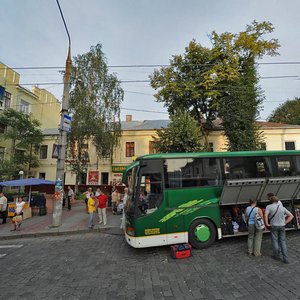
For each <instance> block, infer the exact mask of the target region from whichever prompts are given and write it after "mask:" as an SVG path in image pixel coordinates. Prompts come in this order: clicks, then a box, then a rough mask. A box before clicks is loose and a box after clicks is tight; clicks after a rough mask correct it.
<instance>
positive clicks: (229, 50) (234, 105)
mask: <svg viewBox="0 0 300 300" xmlns="http://www.w3.org/2000/svg"><path fill="white" fill-rule="evenodd" d="M273 30H274V27H273V25H272V24H271V23H269V22H262V23H257V22H256V21H254V22H253V23H252V24H251V25H248V26H247V27H246V30H245V31H243V32H240V33H239V34H235V35H233V34H231V33H223V34H221V35H218V34H217V33H215V32H213V34H212V41H213V48H214V49H215V51H216V52H217V53H219V58H218V59H224V57H226V55H228V56H229V57H232V56H233V57H236V61H237V62H238V71H239V75H238V77H236V78H235V79H234V80H230V81H228V80H225V81H223V82H222V85H223V86H224V87H223V88H222V93H221V95H220V100H219V116H220V118H221V119H222V121H223V122H222V125H223V128H224V132H225V135H226V136H227V138H228V145H227V149H228V150H229V151H245V150H256V149H259V148H260V146H261V143H262V138H261V133H260V130H259V127H258V125H257V123H256V119H257V117H258V114H259V109H260V106H261V104H262V101H263V100H264V95H263V93H262V91H261V89H260V87H259V76H258V74H257V70H256V65H255V63H256V61H257V60H258V59H259V58H261V57H263V56H264V55H270V56H274V55H277V54H278V53H277V49H278V48H279V43H278V41H277V40H276V39H271V40H266V39H265V38H264V36H265V35H267V34H270V33H272V32H273Z"/></svg>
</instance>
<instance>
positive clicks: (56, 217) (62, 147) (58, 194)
mask: <svg viewBox="0 0 300 300" xmlns="http://www.w3.org/2000/svg"><path fill="white" fill-rule="evenodd" d="M56 3H57V5H58V8H59V11H60V14H61V18H62V20H63V23H64V26H65V29H66V32H67V35H68V39H69V49H68V56H67V60H66V70H65V76H64V93H63V99H62V107H61V112H60V120H61V121H60V128H59V137H58V157H57V165H56V184H55V200H54V204H53V216H52V227H59V226H61V216H62V198H63V187H64V177H65V176H64V175H65V159H66V148H67V132H66V129H65V128H64V126H63V124H64V122H65V119H69V97H70V95H69V89H70V75H71V65H72V61H71V38H70V34H69V31H68V28H67V25H66V22H65V18H64V16H63V13H62V10H61V8H60V5H59V2H58V0H56Z"/></svg>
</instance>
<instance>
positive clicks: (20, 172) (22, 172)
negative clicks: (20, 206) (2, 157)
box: [18, 170, 24, 198]
mask: <svg viewBox="0 0 300 300" xmlns="http://www.w3.org/2000/svg"><path fill="white" fill-rule="evenodd" d="M23 177H24V171H22V170H21V171H19V178H20V179H23ZM20 193H21V186H19V193H18V198H19V197H20Z"/></svg>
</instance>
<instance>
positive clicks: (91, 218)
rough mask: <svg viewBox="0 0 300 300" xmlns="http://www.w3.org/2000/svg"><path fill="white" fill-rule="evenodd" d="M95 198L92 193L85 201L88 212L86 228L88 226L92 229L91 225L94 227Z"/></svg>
mask: <svg viewBox="0 0 300 300" xmlns="http://www.w3.org/2000/svg"><path fill="white" fill-rule="evenodd" d="M96 200H97V198H96V197H95V196H94V194H93V193H92V194H91V195H90V198H89V199H88V202H87V209H88V214H89V219H88V228H90V229H93V227H94V214H95V211H96Z"/></svg>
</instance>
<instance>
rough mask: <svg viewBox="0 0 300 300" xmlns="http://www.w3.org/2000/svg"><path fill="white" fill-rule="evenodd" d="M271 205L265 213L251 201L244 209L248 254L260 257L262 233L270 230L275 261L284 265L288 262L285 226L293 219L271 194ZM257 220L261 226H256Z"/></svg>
mask: <svg viewBox="0 0 300 300" xmlns="http://www.w3.org/2000/svg"><path fill="white" fill-rule="evenodd" d="M268 199H269V200H270V201H271V204H269V205H267V207H266V209H265V213H264V214H263V211H262V210H261V209H260V208H259V207H257V201H256V200H255V199H251V200H250V203H249V206H248V207H247V209H246V217H247V222H248V232H249V234H248V254H249V255H254V256H261V243H262V236H263V232H264V230H266V229H270V232H271V239H272V248H273V255H272V257H273V258H274V259H276V260H281V256H282V261H283V262H284V263H286V264H288V263H289V261H288V253H287V245H286V234H285V225H286V224H288V223H289V222H291V220H292V219H293V218H294V216H293V214H292V213H291V212H290V211H289V210H287V209H286V208H285V207H284V206H283V205H282V203H281V201H280V200H279V199H278V197H276V196H275V195H274V194H273V193H269V194H268ZM258 219H259V220H260V223H262V226H261V228H260V226H258V224H257V223H258Z"/></svg>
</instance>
